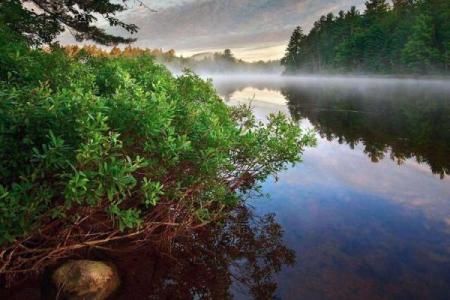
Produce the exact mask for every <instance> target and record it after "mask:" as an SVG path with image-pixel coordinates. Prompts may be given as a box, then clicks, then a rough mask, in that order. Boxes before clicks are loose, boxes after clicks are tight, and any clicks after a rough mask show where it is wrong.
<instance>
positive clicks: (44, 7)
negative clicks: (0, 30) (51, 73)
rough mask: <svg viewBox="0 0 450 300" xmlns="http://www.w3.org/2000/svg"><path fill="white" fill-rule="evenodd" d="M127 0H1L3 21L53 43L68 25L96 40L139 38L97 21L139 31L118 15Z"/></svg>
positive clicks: (30, 38)
mask: <svg viewBox="0 0 450 300" xmlns="http://www.w3.org/2000/svg"><path fill="white" fill-rule="evenodd" d="M125 2H127V0H117V1H116V0H101V1H86V0H70V1H68V0H1V1H0V24H2V25H5V26H7V27H9V29H10V30H12V31H14V32H17V33H20V34H22V35H24V36H25V37H26V38H27V39H28V41H29V43H30V44H32V45H40V44H43V43H50V42H52V41H53V40H54V39H55V38H56V36H58V34H60V33H61V32H63V31H65V30H66V29H69V30H70V32H71V33H72V34H73V35H74V37H75V39H76V40H77V41H83V40H93V41H95V42H97V43H99V44H103V45H114V44H118V43H130V42H132V41H134V40H135V39H132V38H124V37H121V36H116V35H112V34H108V33H106V31H105V30H104V29H103V28H99V27H97V26H95V25H94V24H95V22H96V21H97V20H98V18H99V17H102V18H103V19H105V20H106V21H107V22H108V24H109V25H110V26H114V27H120V28H123V29H125V30H126V31H127V32H129V33H135V32H137V29H138V27H137V26H136V25H134V24H127V23H124V22H122V21H120V20H119V19H118V18H117V17H116V14H117V13H119V12H121V11H124V10H125V9H126V5H125ZM138 2H139V3H141V4H142V2H140V1H139V0H138Z"/></svg>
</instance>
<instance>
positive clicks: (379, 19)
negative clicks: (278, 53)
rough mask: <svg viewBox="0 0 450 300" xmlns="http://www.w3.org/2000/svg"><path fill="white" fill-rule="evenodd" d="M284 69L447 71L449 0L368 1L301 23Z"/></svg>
mask: <svg viewBox="0 0 450 300" xmlns="http://www.w3.org/2000/svg"><path fill="white" fill-rule="evenodd" d="M281 63H282V65H283V66H284V67H285V71H286V73H297V72H317V73H320V72H354V73H362V72H370V73H385V74H387V73H419V74H430V73H448V72H449V70H450V1H448V0H393V1H392V4H390V3H389V2H388V1H386V0H369V1H367V2H366V3H365V10H364V12H362V13H361V12H360V11H358V10H357V9H356V8H355V7H351V9H350V10H348V11H346V12H344V11H340V12H339V13H338V15H334V14H333V13H329V14H328V15H326V16H322V17H320V19H319V20H318V21H316V22H315V23H314V26H313V28H312V29H311V31H310V32H309V33H308V34H305V33H304V32H303V30H302V28H301V27H297V28H296V29H295V30H294V32H293V34H292V36H291V38H290V41H289V44H288V47H287V49H286V54H285V56H284V58H283V59H282V62H281Z"/></svg>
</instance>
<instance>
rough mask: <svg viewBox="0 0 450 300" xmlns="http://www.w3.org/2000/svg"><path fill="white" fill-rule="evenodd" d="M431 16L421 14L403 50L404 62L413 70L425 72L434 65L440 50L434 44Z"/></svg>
mask: <svg viewBox="0 0 450 300" xmlns="http://www.w3.org/2000/svg"><path fill="white" fill-rule="evenodd" d="M430 23H431V18H430V17H429V16H426V15H420V16H418V17H417V19H416V23H415V25H414V27H413V28H412V34H411V37H410V39H409V40H408V42H407V43H406V45H405V48H404V49H403V51H402V58H403V62H404V63H405V64H406V66H407V67H408V68H409V69H410V70H412V71H421V72H425V71H426V70H430V69H432V68H433V67H434V65H435V63H436V61H437V58H438V56H439V52H438V50H437V49H436V48H434V46H433V27H432V26H430Z"/></svg>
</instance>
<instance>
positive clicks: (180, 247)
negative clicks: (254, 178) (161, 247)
mask: <svg viewBox="0 0 450 300" xmlns="http://www.w3.org/2000/svg"><path fill="white" fill-rule="evenodd" d="M282 235H283V232H282V229H281V226H280V225H279V224H278V223H276V222H275V219H274V216H273V215H265V216H263V217H256V216H254V215H253V213H252V211H251V210H249V209H248V208H246V207H239V208H238V209H236V210H235V211H234V212H233V214H232V216H231V217H230V218H228V219H227V220H226V221H225V222H224V223H222V224H221V225H214V226H209V227H207V228H204V229H202V230H201V231H198V232H195V233H192V234H191V235H189V236H185V237H183V238H182V239H181V240H178V241H177V242H175V243H174V244H173V245H172V250H171V253H170V255H165V256H160V255H158V254H154V253H153V254H152V253H147V252H146V253H139V254H134V255H132V256H125V257H122V258H120V260H119V261H120V262H119V268H121V269H122V268H126V272H124V273H125V276H126V278H125V279H124V283H123V286H124V288H123V289H122V292H121V294H120V295H119V299H141V298H146V299H193V298H195V299H199V298H200V299H228V298H231V295H230V287H231V285H232V283H233V282H234V284H236V285H238V287H240V288H243V289H244V290H246V292H248V293H250V294H251V295H252V296H253V297H254V298H256V299H270V298H273V297H274V293H275V291H276V288H277V285H276V283H275V281H274V280H273V278H272V276H273V275H274V274H275V273H277V272H279V271H280V270H281V268H282V267H283V266H285V265H292V264H293V263H294V260H295V254H294V252H293V251H292V250H290V249H288V248H287V247H286V246H285V245H284V244H283V240H282Z"/></svg>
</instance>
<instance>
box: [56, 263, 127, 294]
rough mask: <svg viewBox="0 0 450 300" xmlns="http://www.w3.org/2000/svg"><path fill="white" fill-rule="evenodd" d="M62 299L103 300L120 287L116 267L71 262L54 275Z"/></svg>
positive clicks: (107, 264)
mask: <svg viewBox="0 0 450 300" xmlns="http://www.w3.org/2000/svg"><path fill="white" fill-rule="evenodd" d="M52 281H53V284H55V286H56V288H57V290H58V292H57V293H58V295H59V297H60V298H63V299H69V300H103V299H106V298H108V297H109V296H110V295H111V294H112V293H113V292H114V291H115V290H116V289H117V288H118V287H119V285H120V279H119V274H118V273H117V269H116V268H115V266H114V265H112V264H110V263H104V262H100V261H92V260H71V261H68V262H66V263H64V264H63V265H62V266H60V267H59V268H58V269H57V270H56V271H55V272H54V273H53V275H52Z"/></svg>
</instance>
